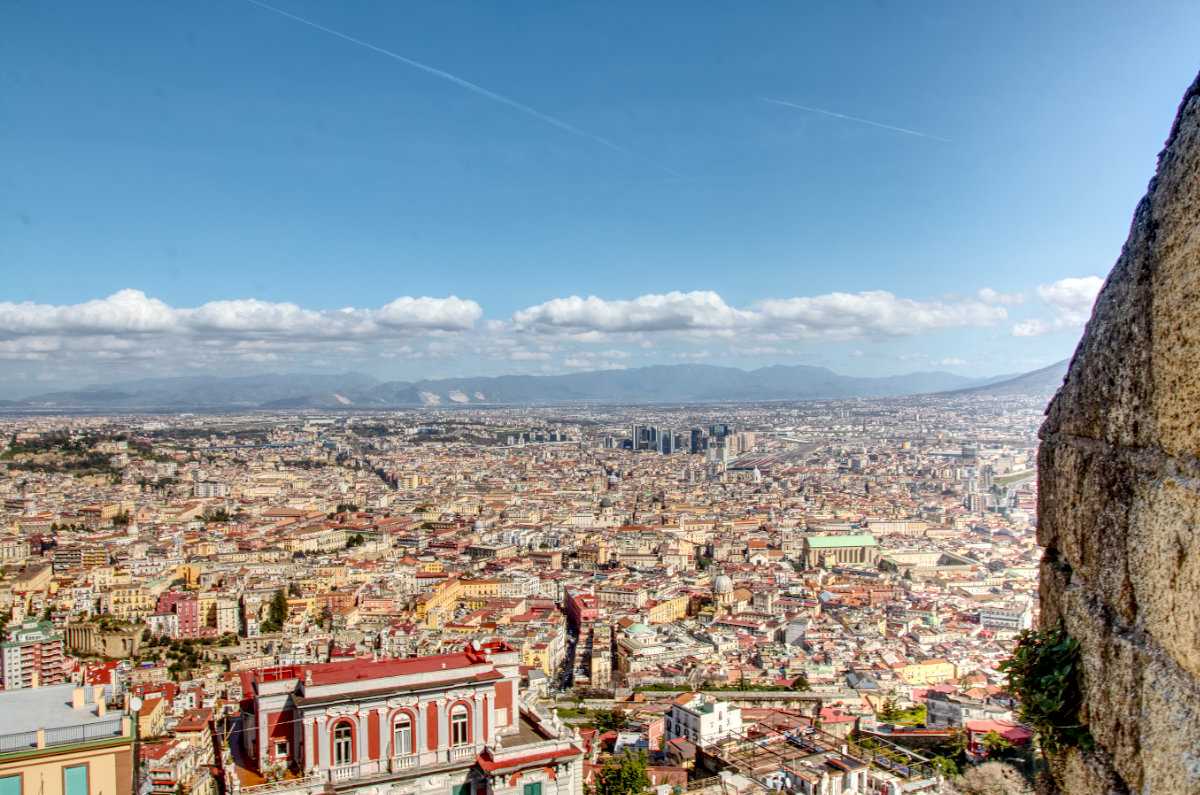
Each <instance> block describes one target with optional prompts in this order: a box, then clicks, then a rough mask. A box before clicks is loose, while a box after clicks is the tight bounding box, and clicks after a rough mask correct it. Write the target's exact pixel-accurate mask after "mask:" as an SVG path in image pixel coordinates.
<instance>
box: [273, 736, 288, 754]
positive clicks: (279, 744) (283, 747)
mask: <svg viewBox="0 0 1200 795" xmlns="http://www.w3.org/2000/svg"><path fill="white" fill-rule="evenodd" d="M287 755H288V752H287V740H276V741H275V756H276V757H278V758H282V757H285V756H287Z"/></svg>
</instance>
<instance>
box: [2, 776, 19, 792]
mask: <svg viewBox="0 0 1200 795" xmlns="http://www.w3.org/2000/svg"><path fill="white" fill-rule="evenodd" d="M0 795H21V777H20V776H19V775H18V776H0Z"/></svg>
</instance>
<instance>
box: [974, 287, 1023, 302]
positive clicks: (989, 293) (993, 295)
mask: <svg viewBox="0 0 1200 795" xmlns="http://www.w3.org/2000/svg"><path fill="white" fill-rule="evenodd" d="M976 295H978V296H979V300H981V301H983V302H984V303H985V304H1000V305H1001V306H1020V305H1021V304H1024V303H1025V302H1027V301H1028V300H1029V293H1028V292H1027V291H1025V290H1022V291H1021V292H1019V293H1007V294H1006V293H1000V292H997V291H996V290H993V289H992V288H991V287H984V288H983V289H982V290H980V291H979V292H978V293H976Z"/></svg>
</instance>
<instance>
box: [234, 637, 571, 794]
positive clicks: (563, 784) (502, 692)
mask: <svg viewBox="0 0 1200 795" xmlns="http://www.w3.org/2000/svg"><path fill="white" fill-rule="evenodd" d="M519 658H520V655H519V653H518V652H516V651H515V650H513V649H512V648H510V647H508V646H507V645H505V644H503V643H500V642H490V643H487V644H484V645H482V646H480V645H478V644H473V645H472V647H470V648H468V649H467V650H465V651H463V652H458V653H453V654H440V655H435V656H432V657H414V658H408V659H396V660H378V661H372V660H365V659H356V660H346V661H342V662H332V663H325V664H314V665H295V666H280V667H275V668H265V669H261V670H257V671H252V672H247V673H246V674H245V675H244V677H243V688H244V692H245V693H246V697H245V698H244V699H243V701H242V704H241V716H240V719H239V720H237V721H235V722H234V726H233V728H232V730H231V731H230V733H229V735H228V740H229V745H230V746H231V748H230V753H229V754H227V755H226V756H227V758H228V765H227V769H228V770H229V771H230V773H231V775H227V776H226V781H227V784H228V787H227V789H231V790H234V791H236V792H238V793H240V795H252V794H253V793H266V792H271V793H277V792H313V793H315V792H317V791H320V790H322V789H323V788H324V787H326V786H327V785H328V786H332V788H333V789H334V790H336V791H347V792H360V791H361V792H367V793H374V794H375V795H579V793H580V791H581V775H580V762H581V759H582V751H580V749H579V747H578V745H577V744H576V742H575V740H576V738H575V736H574V735H573V733H571V732H570V731H569V730H567V729H565V728H564V727H563V726H562V725H561V724H560V723H559V722H558V721H557V719H556V718H553V717H551V716H549V715H546V714H544V713H541V712H539V711H537V710H536V709H535V708H534V707H533V706H532V703H530V704H523V703H522V700H521V694H520V687H519V685H520V680H519V673H518V665H519Z"/></svg>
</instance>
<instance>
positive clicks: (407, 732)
mask: <svg viewBox="0 0 1200 795" xmlns="http://www.w3.org/2000/svg"><path fill="white" fill-rule="evenodd" d="M412 730H413V725H412V717H410V716H409V714H408V713H407V712H401V713H400V714H399V715H397V716H396V722H395V723H393V724H392V755H393V756H402V755H404V754H411V753H412V752H413V741H412V740H413V736H412Z"/></svg>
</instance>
